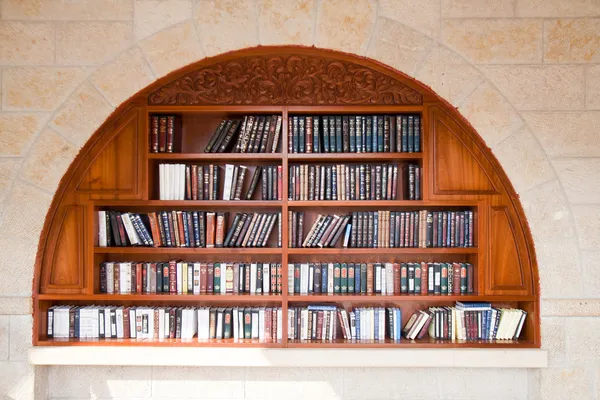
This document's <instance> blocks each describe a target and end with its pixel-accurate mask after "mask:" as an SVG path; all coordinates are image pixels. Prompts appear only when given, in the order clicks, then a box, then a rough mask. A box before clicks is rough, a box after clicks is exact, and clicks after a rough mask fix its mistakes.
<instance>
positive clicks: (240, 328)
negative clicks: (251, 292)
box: [238, 307, 244, 339]
mask: <svg viewBox="0 0 600 400" xmlns="http://www.w3.org/2000/svg"><path fill="white" fill-rule="evenodd" d="M238 338H239V339H244V308H243V307H242V308H240V309H238Z"/></svg>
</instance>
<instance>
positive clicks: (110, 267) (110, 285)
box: [106, 262, 115, 294]
mask: <svg viewBox="0 0 600 400" xmlns="http://www.w3.org/2000/svg"><path fill="white" fill-rule="evenodd" d="M114 265H115V264H114V263H112V262H107V263H106V293H108V294H114V293H115V269H114Z"/></svg>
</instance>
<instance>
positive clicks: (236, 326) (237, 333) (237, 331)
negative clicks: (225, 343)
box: [231, 307, 240, 340]
mask: <svg viewBox="0 0 600 400" xmlns="http://www.w3.org/2000/svg"><path fill="white" fill-rule="evenodd" d="M231 327H232V328H233V339H234V340H237V339H239V338H240V327H239V310H238V308H237V307H234V308H233V321H232V324H231Z"/></svg>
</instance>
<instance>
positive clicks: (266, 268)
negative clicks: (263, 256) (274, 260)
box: [262, 263, 271, 293]
mask: <svg viewBox="0 0 600 400" xmlns="http://www.w3.org/2000/svg"><path fill="white" fill-rule="evenodd" d="M262 278H263V288H262V289H263V293H269V292H270V291H271V264H269V263H264V264H263V276H262Z"/></svg>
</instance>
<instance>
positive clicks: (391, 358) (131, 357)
mask: <svg viewBox="0 0 600 400" xmlns="http://www.w3.org/2000/svg"><path fill="white" fill-rule="evenodd" d="M29 362H30V363H31V364H33V365H131V366H140V365H144V366H151V365H156V366H204V367H206V366H210V367H387V368H390V367H457V368H545V367H547V366H548V354H547V352H546V351H545V350H540V349H510V350H504V349H419V350H416V349H415V350H413V349H256V348H208V347H172V348H170V347H145V346H144V347H106V346H77V347H63V346H57V347H33V348H30V349H29Z"/></svg>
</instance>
